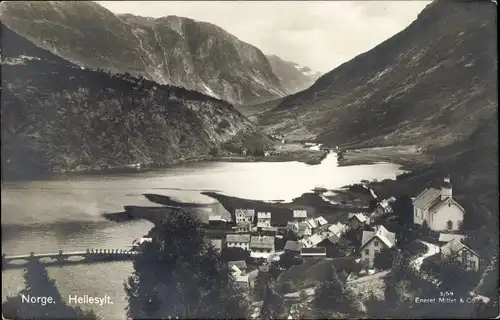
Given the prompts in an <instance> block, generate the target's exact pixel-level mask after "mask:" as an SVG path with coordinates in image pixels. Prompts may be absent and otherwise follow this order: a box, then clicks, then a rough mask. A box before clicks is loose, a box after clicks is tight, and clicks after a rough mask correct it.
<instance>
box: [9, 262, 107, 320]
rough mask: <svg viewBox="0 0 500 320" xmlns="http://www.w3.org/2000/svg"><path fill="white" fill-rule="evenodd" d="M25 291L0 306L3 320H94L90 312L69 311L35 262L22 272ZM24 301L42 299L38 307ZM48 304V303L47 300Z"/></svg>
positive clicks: (50, 281)
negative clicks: (4, 319)
mask: <svg viewBox="0 0 500 320" xmlns="http://www.w3.org/2000/svg"><path fill="white" fill-rule="evenodd" d="M24 283H25V286H26V288H25V289H23V290H21V292H19V295H17V296H15V297H8V298H7V299H6V300H5V302H3V303H2V315H3V316H4V317H6V319H88V320H92V319H94V320H95V319H98V317H97V316H96V315H95V314H94V312H93V311H83V310H82V309H81V308H79V307H74V308H73V307H71V306H68V305H67V304H66V302H65V301H64V300H63V298H62V297H61V294H60V293H59V290H58V289H57V286H56V284H55V281H54V280H53V279H50V278H49V276H48V274H47V270H46V269H45V267H44V266H43V264H41V263H40V262H39V261H31V262H29V263H28V265H27V266H26V269H25V271H24ZM23 296H24V297H28V296H30V297H45V301H43V300H41V301H40V302H41V303H26V302H24V301H23ZM49 298H50V299H52V301H48V299H49Z"/></svg>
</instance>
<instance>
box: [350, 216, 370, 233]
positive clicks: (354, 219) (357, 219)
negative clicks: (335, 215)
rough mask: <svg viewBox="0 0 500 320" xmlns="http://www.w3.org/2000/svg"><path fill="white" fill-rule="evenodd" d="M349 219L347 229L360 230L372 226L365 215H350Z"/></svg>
mask: <svg viewBox="0 0 500 320" xmlns="http://www.w3.org/2000/svg"><path fill="white" fill-rule="evenodd" d="M348 219H349V220H348V221H347V228H348V229H349V230H354V229H358V228H361V227H362V226H364V225H368V224H370V219H369V218H368V217H367V216H365V215H364V214H363V213H349V216H348Z"/></svg>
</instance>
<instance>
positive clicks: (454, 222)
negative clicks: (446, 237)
mask: <svg viewBox="0 0 500 320" xmlns="http://www.w3.org/2000/svg"><path fill="white" fill-rule="evenodd" d="M464 215H465V209H464V208H463V207H462V206H461V205H460V204H458V203H457V202H456V201H455V200H454V199H453V197H452V185H451V180H450V178H445V179H444V183H443V185H442V187H441V190H439V189H436V188H427V189H425V190H424V191H422V192H421V193H420V194H419V195H418V196H416V197H415V198H414V199H413V222H414V223H415V224H420V225H421V224H423V223H424V221H425V222H426V223H427V225H428V226H429V229H431V230H434V231H448V232H449V231H457V230H458V229H459V227H460V224H461V223H462V221H463V220H464Z"/></svg>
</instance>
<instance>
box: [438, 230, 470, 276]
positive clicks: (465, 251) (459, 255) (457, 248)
mask: <svg viewBox="0 0 500 320" xmlns="http://www.w3.org/2000/svg"><path fill="white" fill-rule="evenodd" d="M440 251H441V257H442V258H449V257H453V256H454V257H455V259H456V260H458V261H461V262H462V263H463V264H464V266H465V268H466V269H467V270H470V271H478V270H479V255H478V254H477V253H476V252H475V251H474V250H472V249H471V248H469V247H467V246H466V245H464V244H463V243H462V242H461V241H460V240H458V239H457V238H454V239H453V240H451V241H450V242H448V243H447V244H445V245H443V246H442V247H441V250H440Z"/></svg>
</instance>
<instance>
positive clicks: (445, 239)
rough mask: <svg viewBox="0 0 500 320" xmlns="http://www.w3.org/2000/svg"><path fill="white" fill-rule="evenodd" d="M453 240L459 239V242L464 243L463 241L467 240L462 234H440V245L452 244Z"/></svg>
mask: <svg viewBox="0 0 500 320" xmlns="http://www.w3.org/2000/svg"><path fill="white" fill-rule="evenodd" d="M453 239H457V240H459V241H462V240H463V239H465V236H464V235H461V234H454V233H444V232H441V233H440V234H439V243H440V244H441V245H444V244H446V243H448V242H450V241H451V240H453Z"/></svg>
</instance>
